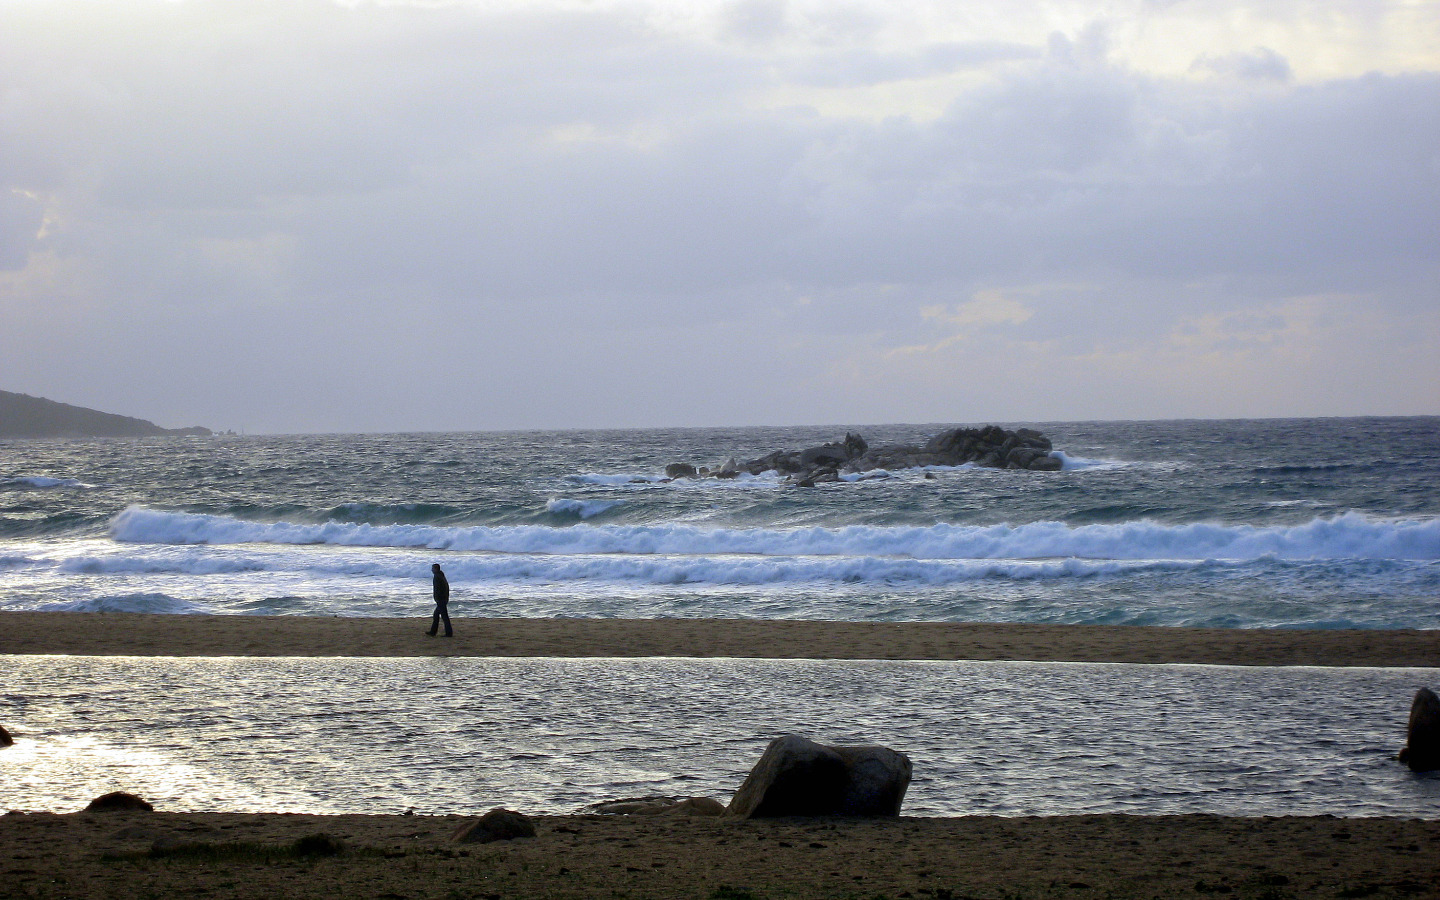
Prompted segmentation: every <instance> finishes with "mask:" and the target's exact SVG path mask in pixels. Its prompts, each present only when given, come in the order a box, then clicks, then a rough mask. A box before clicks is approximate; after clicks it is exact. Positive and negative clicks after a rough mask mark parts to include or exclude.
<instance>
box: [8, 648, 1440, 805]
mask: <svg viewBox="0 0 1440 900" xmlns="http://www.w3.org/2000/svg"><path fill="white" fill-rule="evenodd" d="M3 662H4V666H5V670H6V676H5V681H4V684H3V688H0V690H3V694H0V722H4V724H5V725H6V727H7V728H9V729H10V730H11V732H12V733H13V734H14V735H15V736H16V738H17V744H16V746H14V747H11V748H9V749H6V750H3V751H0V803H3V804H4V805H6V806H8V807H9V808H14V809H29V810H54V811H70V810H75V809H78V808H81V807H82V806H83V805H84V804H85V803H86V802H87V801H88V800H90V799H91V798H93V797H95V796H98V795H99V794H101V793H105V792H107V791H110V790H117V789H123V790H130V791H134V792H136V793H139V794H141V795H142V796H145V797H146V798H147V799H150V800H151V801H152V802H154V803H156V805H157V807H159V808H161V809H165V810H172V811H173V810H192V811H289V812H317V813H397V812H402V811H404V810H406V809H411V808H413V809H415V810H417V811H419V812H424V813H462V812H464V813H469V812H474V811H477V810H485V809H489V808H491V807H494V806H499V805H505V806H510V807H512V808H518V809H521V810H524V811H527V812H532V813H568V812H574V811H576V810H577V809H579V808H580V807H582V806H584V805H586V804H590V803H594V802H597V801H601V800H608V799H615V798H619V797H629V796H639V795H646V794H668V795H709V796H714V797H717V798H720V799H726V800H728V798H729V795H730V794H731V793H733V791H734V790H735V788H736V787H737V786H738V785H739V783H740V781H741V780H742V779H743V778H744V776H745V773H746V772H747V771H748V770H749V768H750V766H751V765H753V764H754V762H755V761H756V760H757V759H758V758H759V756H760V753H761V752H762V751H763V749H764V747H765V745H766V743H767V742H768V741H769V740H770V739H771V738H773V737H775V736H777V735H779V734H782V733H786V732H797V733H801V734H805V735H807V736H811V737H813V738H816V739H818V740H821V741H825V742H834V743H880V744H884V745H887V746H890V747H893V748H895V749H897V750H901V751H903V752H905V753H907V754H909V756H910V758H911V759H912V761H913V762H914V766H915V780H914V782H913V784H912V785H911V788H910V791H909V794H908V795H907V798H906V802H905V808H904V812H905V813H906V814H909V815H924V816H940V815H946V816H953V815H968V814H998V815H1063V814H1076V813H1098V812H1124V813H1144V814H1170V813H1216V814H1222V815H1238V816H1259V815H1315V814H1333V815H1338V816H1399V817H1418V818H1430V819H1433V818H1440V778H1437V777H1430V776H1424V777H1417V776H1415V775H1412V774H1411V773H1409V772H1408V771H1407V770H1406V769H1405V768H1404V767H1403V766H1401V765H1399V764H1398V763H1397V762H1395V760H1394V754H1395V752H1396V751H1397V750H1398V748H1399V747H1400V745H1401V744H1403V743H1404V731H1405V722H1406V717H1407V715H1408V711H1409V703H1410V698H1411V697H1412V696H1413V694H1414V692H1415V690H1416V688H1417V687H1419V686H1421V685H1431V686H1434V685H1437V684H1440V670H1437V669H1322V668H1251V667H1245V668H1241V667H1216V666H1137V665H1121V664H1112V665H1095V664H1076V663H1025V662H888V661H887V662H880V661H867V662H853V661H846V662H831V661H803V660H802V661H775V660H693V659H641V660H631V659H627V660H593V659H586V660H568V659H433V658H427V659H340V660H335V659H294V658H284V659H179V658H140V657H9V658H6V659H4V661H3Z"/></svg>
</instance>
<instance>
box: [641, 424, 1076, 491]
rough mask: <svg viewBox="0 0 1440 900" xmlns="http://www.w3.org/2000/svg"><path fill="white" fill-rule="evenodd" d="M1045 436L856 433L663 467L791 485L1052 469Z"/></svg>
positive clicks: (677, 472)
mask: <svg viewBox="0 0 1440 900" xmlns="http://www.w3.org/2000/svg"><path fill="white" fill-rule="evenodd" d="M1052 449H1053V447H1052V446H1051V443H1050V439H1049V438H1047V437H1046V436H1045V435H1043V434H1041V433H1040V432H1038V431H1035V430H1033V429H1030V428H1020V429H1017V430H1015V431H1009V430H1007V429H1004V428H1001V427H1000V426H999V425H986V426H984V427H983V428H951V429H949V430H948V431H942V432H940V433H939V434H937V435H935V436H934V437H932V438H930V440H928V441H926V442H925V443H924V444H923V445H922V444H886V445H881V446H875V447H872V446H870V442H869V441H867V440H865V438H863V437H861V436H860V435H858V434H846V435H845V437H844V439H843V440H839V441H832V442H830V443H828V444H821V445H820V446H818V447H808V448H806V449H804V450H776V451H775V452H773V453H768V454H766V455H765V456H761V457H758V458H756V459H752V460H750V461H748V462H743V463H742V462H738V461H736V460H735V458H734V457H731V458H730V459H728V460H726V461H725V462H723V463H721V464H720V465H718V466H715V467H713V468H710V467H703V466H702V467H700V468H696V467H695V466H693V465H691V464H690V463H684V462H677V463H671V464H670V465H668V466H666V467H665V475H666V477H668V478H735V477H737V476H739V475H741V474H750V475H759V474H761V473H764V472H779V473H780V474H781V475H785V476H787V477H788V479H789V480H790V481H791V482H792V483H793V484H796V485H799V486H801V487H813V486H814V485H816V484H821V483H824V482H830V481H840V480H842V476H845V475H854V474H865V473H868V472H875V471H878V470H885V471H896V470H899V469H917V468H923V467H925V466H963V465H965V464H967V463H970V464H973V465H977V466H985V467H987V468H992V469H1025V470H1027V471H1031V472H1058V471H1059V470H1060V468H1061V466H1062V463H1061V461H1060V458H1059V457H1057V456H1053V455H1051V452H1050V451H1051V450H1052Z"/></svg>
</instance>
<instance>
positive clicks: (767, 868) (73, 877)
mask: <svg viewBox="0 0 1440 900" xmlns="http://www.w3.org/2000/svg"><path fill="white" fill-rule="evenodd" d="M427 625H428V620H422V619H418V618H416V619H339V618H336V619H320V618H302V617H250V616H151V615H138V614H93V613H89V614H70V613H28V612H6V613H0V654H4V655H15V654H82V655H142V656H254V657H265V656H336V657H341V656H365V657H387V656H420V655H449V656H511V657H524V656H575V657H642V656H688V657H755V658H765V657H769V658H830V659H864V658H869V659H939V660H944V659H981V660H984V659H995V660H998V659H1030V660H1048V661H1086V662H1134V663H1164V662H1186V663H1210V664H1227V665H1266V666H1275V665H1329V666H1425V667H1429V666H1436V665H1437V664H1440V634H1437V633H1435V632H1428V631H1298V630H1297V631H1241V630H1224V629H1186V628H1146V627H1096V626H1049V625H978V624H947V623H900V624H864V623H846V622H804V621H757V620H743V621H741V620H729V621H726V620H703V619H665V620H643V621H640V620H614V619H485V620H477V619H465V620H457V621H456V636H455V637H454V638H453V639H450V640H446V639H444V638H430V637H428V636H427V635H425V634H424V629H425V627H426V626H427ZM3 753H4V751H3V750H0V764H3V762H4V758H3ZM0 771H3V770H0ZM717 799H719V800H721V801H722V802H723V801H726V800H728V799H729V798H728V797H721V798H717ZM0 803H3V797H0ZM484 811H485V810H483V809H477V810H476V814H477V815H478V814H479V813H482V812H484ZM521 811H522V812H523V811H524V810H521ZM465 821H466V819H464V818H463V817H457V816H425V815H404V816H401V815H392V816H356V815H339V816H310V815H288V814H228V813H224V814H222V813H186V812H173V811H165V810H163V809H162V810H159V811H157V812H151V813H143V812H123V813H119V812H110V813H99V812H80V813H71V814H65V815H57V814H52V813H45V812H18V811H17V812H11V813H10V814H8V815H5V816H0V894H4V895H5V896H15V897H25V898H31V897H34V898H40V897H79V898H111V897H114V898H130V897H135V898H142V897H147V898H148V897H170V896H181V895H187V896H188V895H203V896H211V897H237V898H240V897H245V898H248V897H255V898H261V897H264V898H269V897H273V896H276V895H287V896H291V897H294V898H297V900H306V898H322V897H383V898H470V897H475V898H501V897H503V898H593V897H629V898H670V897H686V898H689V897H693V898H705V900H745V898H751V900H773V898H855V900H861V898H864V900H874V898H929V900H946V898H949V900H958V898H971V900H1025V898H1057V897H1063V898H1072V897H1073V898H1101V897H1113V898H1171V897H1209V896H1223V897H1226V898H1255V900H1262V898H1263V900H1283V898H1295V900H1299V898H1311V897H1327V898H1328V897H1335V898H1345V897H1374V898H1417V897H1418V898H1427V897H1428V898H1440V821H1418V820H1400V819H1345V818H1334V817H1266V818H1226V817H1219V816H1204V815H1189V816H1123V815H1096V816H1062V817H1050V818H996V817H980V816H976V817H965V818H949V819H945V818H910V817H901V818H898V819H890V820H834V819H790V820H771V821H740V820H735V819H729V818H693V817H675V816H582V815H574V816H540V817H535V819H534V821H535V824H536V828H537V835H536V837H534V838H527V839H520V840H514V841H502V842H496V843H490V844H461V843H456V842H455V841H454V840H452V834H453V833H454V831H455V830H456V828H457V827H458V826H459V825H461V824H462V823H463V822H465ZM315 834H323V835H327V836H328V837H330V838H332V839H334V840H335V841H338V842H339V844H340V845H343V848H344V849H343V850H342V851H341V852H340V853H339V854H338V855H333V856H312V855H305V854H301V853H297V852H295V850H294V846H295V842H296V841H297V840H298V839H300V838H303V837H306V836H308V835H315Z"/></svg>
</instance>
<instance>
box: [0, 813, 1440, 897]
mask: <svg viewBox="0 0 1440 900" xmlns="http://www.w3.org/2000/svg"><path fill="white" fill-rule="evenodd" d="M461 821H463V820H462V819H460V818H458V817H439V816H435V817H432V816H303V815H247V814H167V813H74V814H70V815H54V814H47V813H31V814H25V815H18V814H12V815H9V816H4V817H0V886H3V891H4V893H5V895H6V896H11V897H76V898H100V897H105V898H129V897H179V896H215V897H236V898H249V897H254V898H265V900H269V898H272V897H287V898H291V900H309V898H320V897H347V898H350V897H384V898H397V897H403V898H415V900H420V898H456V897H465V898H471V897H475V898H496V897H503V898H510V900H524V898H540V897H546V898H595V897H630V898H708V900H741V898H752V900H762V898H763V900H773V898H799V897H804V898H812V897H813V898H821V897H824V898H856V900H859V898H866V900H871V898H877V897H885V898H892V900H894V898H930V900H942V898H952V900H958V898H962V897H963V898H972V900H978V898H984V900H1000V898H1007V900H1022V898H1057V897H1061V898H1071V897H1073V898H1102V897H1112V898H1121V897H1124V898H1130V897H1135V898H1140V897H1145V898H1150V897H1156V898H1175V897H1225V898H1227V900H1246V898H1254V900H1260V898H1266V900H1284V898H1331V897H1369V898H1377V900H1380V898H1400V897H1404V898H1412V900H1413V898H1427V897H1428V898H1434V897H1437V896H1440V822H1422V821H1402V820H1393V819H1334V818H1267V819H1226V818H1220V817H1215V816H1173V817H1142V816H1114V815H1105V816H1070V817H1056V818H1020V819H1003V818H991V817H974V818H959V819H908V818H901V819H890V820H872V821H857V820H849V821H841V820H823V819H816V820H794V819H792V820H773V821H750V822H746V821H738V820H730V819H672V818H654V817H604V818H602V817H593V816H591V817H585V816H565V817H541V818H537V819H536V820H535V822H536V825H537V832H538V834H537V836H536V837H534V838H530V839H522V840H516V841H502V842H496V843H491V844H478V845H462V844H456V843H453V842H452V841H451V840H450V835H451V833H452V832H453V831H454V830H455V828H456V826H457V825H458V824H459V823H460V822H461ZM316 833H323V834H326V835H329V836H331V837H333V838H337V839H339V840H340V841H342V842H343V843H344V845H345V846H346V850H345V851H344V852H342V853H341V854H340V855H338V856H332V857H296V856H294V855H293V854H286V853H284V852H283V851H284V848H286V847H288V846H290V845H291V844H293V842H294V841H296V840H297V839H299V838H301V837H304V836H307V835H311V834H316ZM177 844H178V845H180V846H179V848H178V849H172V850H170V851H168V855H167V851H166V849H165V848H166V847H175V845H177ZM186 844H188V845H189V847H188V848H187V847H186V846H185V845H186ZM152 848H158V850H157V849H152Z"/></svg>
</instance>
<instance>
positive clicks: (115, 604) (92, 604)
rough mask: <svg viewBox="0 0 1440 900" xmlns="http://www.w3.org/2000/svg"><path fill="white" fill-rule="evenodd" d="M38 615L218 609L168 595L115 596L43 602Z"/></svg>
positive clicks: (199, 612) (206, 611) (180, 612)
mask: <svg viewBox="0 0 1440 900" xmlns="http://www.w3.org/2000/svg"><path fill="white" fill-rule="evenodd" d="M37 608H38V609H39V610H40V611H41V612H102V613H164V614H167V615H207V614H211V613H215V612H216V611H217V610H215V609H214V608H212V607H210V606H206V605H205V604H204V603H196V602H195V601H193V600H181V599H179V598H177V597H171V596H169V595H168V594H157V593H141V594H118V595H116V596H113V597H91V598H88V599H85V600H64V601H59V602H55V603H42V604H41V605H40V606H39V607H37Z"/></svg>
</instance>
